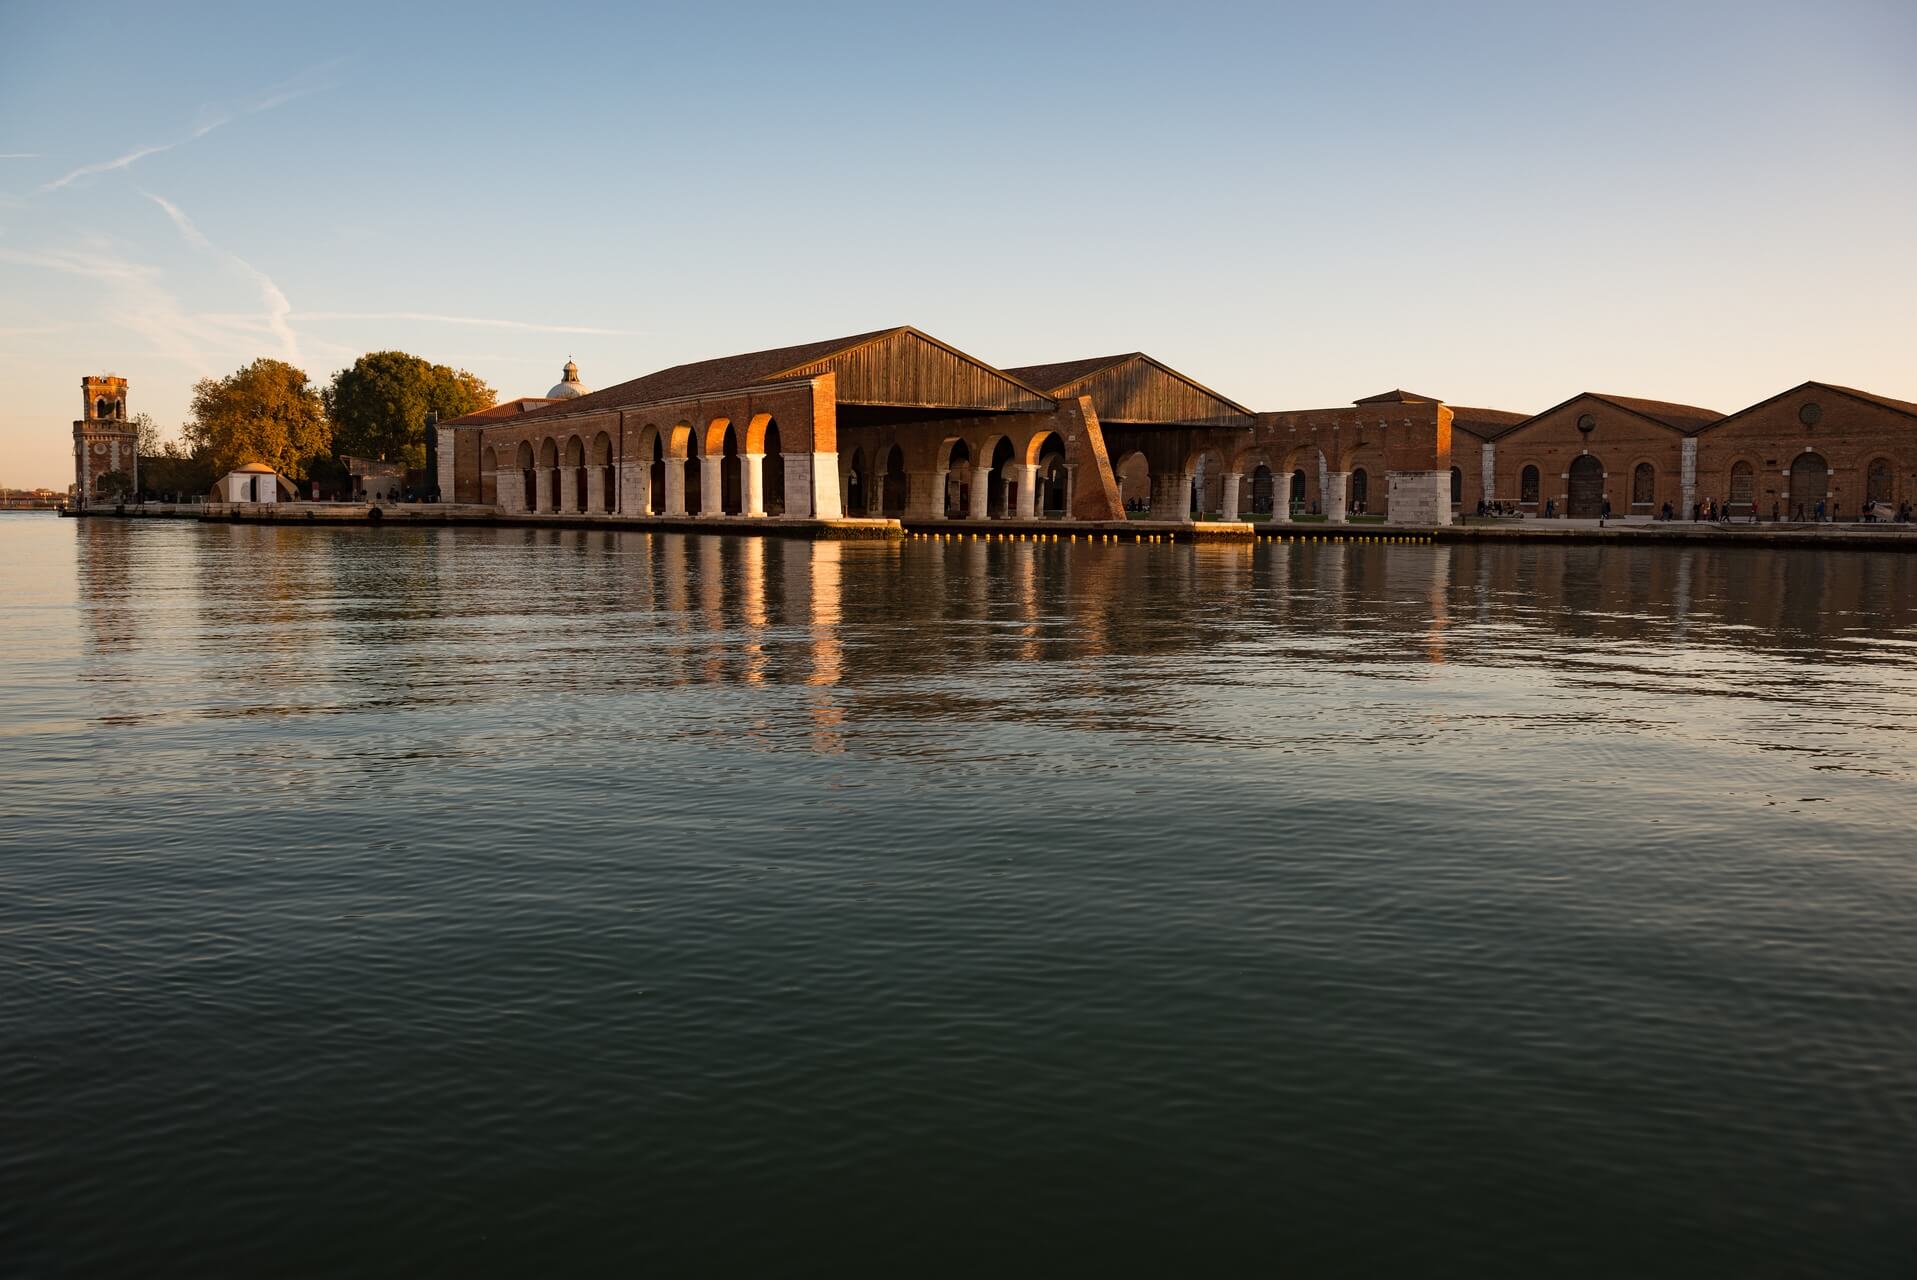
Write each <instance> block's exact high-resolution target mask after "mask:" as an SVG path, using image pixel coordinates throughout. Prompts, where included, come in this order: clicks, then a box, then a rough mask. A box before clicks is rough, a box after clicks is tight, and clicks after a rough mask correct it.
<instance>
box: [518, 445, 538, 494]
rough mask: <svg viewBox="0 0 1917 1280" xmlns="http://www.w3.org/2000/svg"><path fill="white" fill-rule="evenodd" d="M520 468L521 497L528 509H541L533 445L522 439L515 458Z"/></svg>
mask: <svg viewBox="0 0 1917 1280" xmlns="http://www.w3.org/2000/svg"><path fill="white" fill-rule="evenodd" d="M514 462H515V463H516V464H517V465H518V468H519V497H520V501H521V503H522V504H523V505H524V506H525V508H526V510H528V511H537V510H539V472H538V471H537V470H536V469H535V466H534V463H533V450H532V445H531V444H529V443H528V442H526V441H524V440H521V441H520V442H519V456H518V457H517V458H515V459H514Z"/></svg>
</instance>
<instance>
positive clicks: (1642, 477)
mask: <svg viewBox="0 0 1917 1280" xmlns="http://www.w3.org/2000/svg"><path fill="white" fill-rule="evenodd" d="M1656 504H1657V468H1656V467H1654V466H1652V465H1651V464H1650V463H1648V462H1640V463H1638V464H1637V466H1635V467H1633V468H1632V469H1631V510H1632V511H1633V512H1635V513H1637V514H1639V515H1649V514H1651V509H1652V508H1653V507H1654V506H1656Z"/></svg>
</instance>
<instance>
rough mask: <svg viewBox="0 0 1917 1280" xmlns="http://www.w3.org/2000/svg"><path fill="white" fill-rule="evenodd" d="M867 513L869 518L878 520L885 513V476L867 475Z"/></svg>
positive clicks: (865, 493) (863, 495) (865, 496)
mask: <svg viewBox="0 0 1917 1280" xmlns="http://www.w3.org/2000/svg"><path fill="white" fill-rule="evenodd" d="M861 496H862V497H863V498H864V499H865V515H866V518H867V519H868V520H876V519H878V518H879V517H880V516H882V515H884V514H885V477H884V476H867V477H866V478H865V492H864V494H862V495H861Z"/></svg>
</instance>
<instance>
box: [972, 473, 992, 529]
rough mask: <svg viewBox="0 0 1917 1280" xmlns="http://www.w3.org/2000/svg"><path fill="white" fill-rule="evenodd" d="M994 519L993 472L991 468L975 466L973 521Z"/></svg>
mask: <svg viewBox="0 0 1917 1280" xmlns="http://www.w3.org/2000/svg"><path fill="white" fill-rule="evenodd" d="M991 518H992V472H991V470H990V469H989V468H987V467H984V466H980V465H978V464H976V463H975V464H973V467H972V519H974V520H990V519H991Z"/></svg>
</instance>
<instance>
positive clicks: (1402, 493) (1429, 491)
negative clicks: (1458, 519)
mask: <svg viewBox="0 0 1917 1280" xmlns="http://www.w3.org/2000/svg"><path fill="white" fill-rule="evenodd" d="M1385 484H1386V486H1387V488H1386V494H1387V499H1386V504H1385V505H1386V508H1387V514H1386V516H1385V518H1386V519H1387V520H1388V521H1389V522H1390V523H1392V524H1415V525H1434V524H1450V523H1451V473H1450V472H1449V471H1393V472H1391V473H1389V474H1388V475H1387V476H1386V477H1385Z"/></svg>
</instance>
